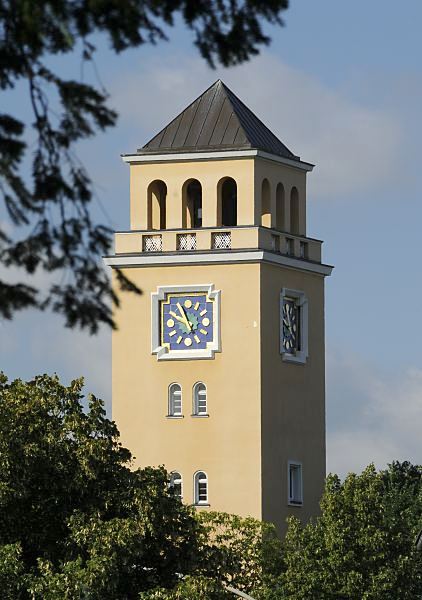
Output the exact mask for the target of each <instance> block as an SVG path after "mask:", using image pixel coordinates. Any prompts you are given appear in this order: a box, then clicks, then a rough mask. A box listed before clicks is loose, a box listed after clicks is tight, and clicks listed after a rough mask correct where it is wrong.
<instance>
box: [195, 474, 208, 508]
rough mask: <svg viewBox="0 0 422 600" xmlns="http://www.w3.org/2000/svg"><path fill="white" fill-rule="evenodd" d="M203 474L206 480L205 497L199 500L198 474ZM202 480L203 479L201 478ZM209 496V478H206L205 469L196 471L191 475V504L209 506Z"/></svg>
mask: <svg viewBox="0 0 422 600" xmlns="http://www.w3.org/2000/svg"><path fill="white" fill-rule="evenodd" d="M201 474H203V475H205V482H206V486H207V487H206V490H207V498H206V500H200V499H199V495H200V494H199V481H200V479H199V475H201ZM202 481H204V479H202ZM209 497H210V488H209V480H208V475H207V473H206V471H202V470H200V471H196V472H195V473H194V475H193V504H194V506H210V503H209Z"/></svg>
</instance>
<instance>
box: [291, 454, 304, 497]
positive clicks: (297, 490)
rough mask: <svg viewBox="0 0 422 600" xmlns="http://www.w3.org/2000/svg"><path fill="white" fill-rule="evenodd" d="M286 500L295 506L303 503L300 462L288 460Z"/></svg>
mask: <svg viewBox="0 0 422 600" xmlns="http://www.w3.org/2000/svg"><path fill="white" fill-rule="evenodd" d="M287 484H288V502H289V504H293V505H295V506H301V505H302V504H303V484H302V463H300V462H294V461H289V462H288V482H287Z"/></svg>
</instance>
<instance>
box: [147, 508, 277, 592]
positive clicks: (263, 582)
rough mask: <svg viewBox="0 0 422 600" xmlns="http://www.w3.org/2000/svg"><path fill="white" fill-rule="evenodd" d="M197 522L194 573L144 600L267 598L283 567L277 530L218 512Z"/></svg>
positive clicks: (203, 515) (202, 516)
mask: <svg viewBox="0 0 422 600" xmlns="http://www.w3.org/2000/svg"><path fill="white" fill-rule="evenodd" d="M198 519H199V522H200V524H201V529H200V532H199V536H198V551H197V556H196V561H197V562H196V566H195V569H194V571H192V572H191V574H190V575H188V576H187V577H183V578H182V579H181V581H180V582H179V583H178V585H176V586H175V587H174V588H172V589H165V588H156V589H153V590H148V591H146V592H144V593H143V594H141V596H140V598H141V600H190V599H192V600H196V599H197V598H201V599H203V600H226V599H227V600H233V598H234V596H233V593H232V592H230V591H229V590H228V587H233V588H235V589H237V590H239V591H240V592H243V593H246V594H250V595H252V596H253V597H254V598H265V597H266V595H267V594H268V593H269V591H270V590H272V589H273V587H274V586H275V585H276V582H277V580H278V578H279V577H280V575H281V569H282V566H283V563H282V544H281V541H280V539H279V538H278V537H277V534H276V532H275V528H274V526H273V525H271V524H270V523H264V522H261V521H258V520H256V519H253V518H251V517H248V518H242V517H239V516H237V515H229V514H227V513H218V512H202V513H200V514H199V515H198Z"/></svg>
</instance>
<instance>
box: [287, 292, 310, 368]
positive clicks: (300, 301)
mask: <svg viewBox="0 0 422 600" xmlns="http://www.w3.org/2000/svg"><path fill="white" fill-rule="evenodd" d="M286 296H287V297H288V298H293V299H294V300H295V301H296V304H297V306H298V307H299V319H300V324H299V334H300V350H299V352H296V354H290V352H286V351H285V349H284V346H283V304H284V298H286ZM280 354H281V356H282V359H283V360H284V361H286V362H293V363H302V364H303V363H306V359H307V358H308V299H307V297H306V296H305V293H304V292H302V291H299V290H290V289H288V288H283V289H282V290H281V293H280Z"/></svg>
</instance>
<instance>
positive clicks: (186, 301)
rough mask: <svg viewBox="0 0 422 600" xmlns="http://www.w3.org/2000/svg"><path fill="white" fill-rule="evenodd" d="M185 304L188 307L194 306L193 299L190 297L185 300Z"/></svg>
mask: <svg viewBox="0 0 422 600" xmlns="http://www.w3.org/2000/svg"><path fill="white" fill-rule="evenodd" d="M185 306H186V308H190V307H191V306H192V300H189V298H188V299H187V300H185Z"/></svg>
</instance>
